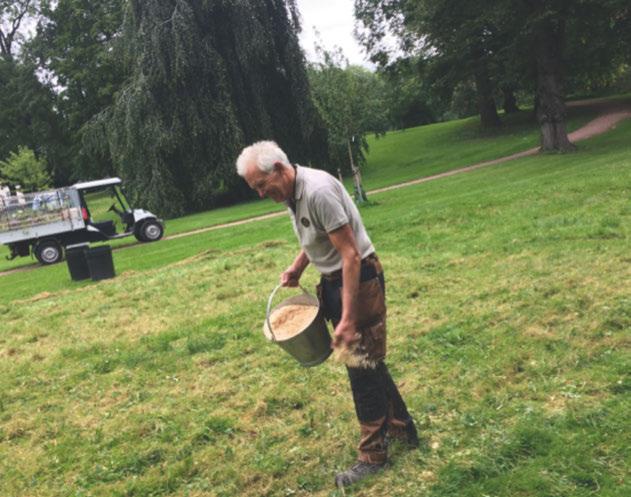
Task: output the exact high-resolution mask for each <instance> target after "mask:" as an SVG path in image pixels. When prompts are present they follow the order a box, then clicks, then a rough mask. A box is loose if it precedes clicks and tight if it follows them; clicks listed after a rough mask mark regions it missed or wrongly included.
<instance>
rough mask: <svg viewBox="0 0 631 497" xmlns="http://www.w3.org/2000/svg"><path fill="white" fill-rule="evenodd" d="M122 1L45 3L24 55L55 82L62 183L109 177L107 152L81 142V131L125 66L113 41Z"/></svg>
mask: <svg viewBox="0 0 631 497" xmlns="http://www.w3.org/2000/svg"><path fill="white" fill-rule="evenodd" d="M124 3H125V2H124V1H123V0H103V1H99V2H96V3H95V2H91V1H89V0H60V1H57V2H47V3H46V4H45V5H44V6H43V8H42V12H41V16H42V18H43V19H42V22H41V23H40V28H39V29H38V32H37V36H36V37H35V38H34V39H33V40H32V41H31V42H30V43H29V44H28V45H27V47H26V48H27V55H28V57H29V58H31V59H33V60H35V61H37V64H38V66H39V67H40V68H41V70H42V71H43V73H44V74H47V75H50V76H51V77H53V78H54V81H55V83H56V91H57V95H56V101H55V105H56V108H57V109H58V112H59V113H60V114H61V115H62V116H63V118H64V122H65V131H66V141H67V143H66V144H65V151H66V160H65V163H66V165H67V168H68V172H67V177H66V178H63V179H62V178H57V181H58V182H63V183H65V182H68V181H69V179H70V177H71V178H72V179H85V178H94V177H104V176H108V175H112V174H113V172H114V171H113V168H112V163H111V158H110V154H109V151H108V150H107V148H99V149H94V148H90V147H88V146H86V144H84V143H83V136H84V132H83V126H84V125H85V123H86V122H87V121H89V120H90V119H91V118H92V117H93V116H94V115H96V114H98V113H99V112H100V111H102V110H103V109H104V108H105V107H107V106H108V105H111V103H112V101H113V98H114V94H115V93H116V92H117V91H118V90H119V89H120V87H121V86H122V84H123V81H124V78H125V76H126V74H125V65H124V64H123V62H122V60H121V53H120V50H119V47H118V46H117V44H116V43H115V42H114V41H115V40H116V39H117V38H118V37H119V36H120V29H121V24H122V20H123V5H124Z"/></svg>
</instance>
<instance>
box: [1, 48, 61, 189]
mask: <svg viewBox="0 0 631 497" xmlns="http://www.w3.org/2000/svg"><path fill="white" fill-rule="evenodd" d="M35 71H36V67H34V66H33V65H31V64H28V63H21V62H19V61H17V60H10V61H7V60H2V59H0V109H1V111H0V160H2V159H6V158H7V157H8V156H9V154H10V153H11V152H15V151H17V149H18V146H23V147H27V148H30V149H31V150H34V151H35V152H36V155H37V156H38V157H40V158H42V159H45V160H46V162H47V164H48V165H47V168H48V170H49V171H51V172H52V173H53V175H54V176H55V179H56V180H57V178H59V179H60V180H63V179H65V177H66V176H65V175H66V172H67V170H66V168H65V165H66V163H65V161H64V159H63V157H64V156H63V148H64V147H63V144H64V135H63V124H62V122H61V120H60V118H59V115H58V114H56V113H55V111H54V104H55V96H54V94H53V92H52V91H51V89H50V88H49V87H47V86H45V85H42V83H41V82H40V81H39V80H38V79H37V76H36V75H35Z"/></svg>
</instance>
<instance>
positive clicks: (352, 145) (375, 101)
mask: <svg viewBox="0 0 631 497" xmlns="http://www.w3.org/2000/svg"><path fill="white" fill-rule="evenodd" d="M318 52H319V55H320V57H321V58H322V59H323V60H322V62H319V63H313V64H311V65H310V67H309V71H308V74H309V83H310V84H311V90H312V94H313V99H314V101H315V103H316V107H317V109H318V110H319V111H320V114H321V115H322V117H323V119H324V121H325V123H326V125H327V130H328V144H329V154H330V157H331V163H332V165H333V166H334V167H335V168H339V169H340V170H343V171H347V172H351V169H352V167H351V163H355V164H365V162H366V157H365V153H366V152H367V151H368V142H367V141H366V136H367V135H368V134H369V133H371V132H372V133H374V134H375V135H380V134H383V133H384V132H385V131H386V129H387V128H388V125H389V123H388V115H387V110H386V106H385V104H386V102H385V100H384V93H385V85H384V83H383V82H382V81H381V79H380V78H379V77H378V76H377V75H376V74H374V73H372V72H370V71H368V70H367V69H364V68H362V67H358V66H350V65H349V64H348V61H347V60H346V59H344V57H343V55H342V53H341V51H340V50H339V49H338V50H336V51H333V52H328V51H326V50H324V49H323V48H320V47H318Z"/></svg>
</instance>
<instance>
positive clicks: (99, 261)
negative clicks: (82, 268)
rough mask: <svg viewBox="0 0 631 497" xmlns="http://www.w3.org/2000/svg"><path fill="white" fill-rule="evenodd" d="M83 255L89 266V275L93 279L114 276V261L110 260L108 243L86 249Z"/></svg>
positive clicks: (110, 251)
mask: <svg viewBox="0 0 631 497" xmlns="http://www.w3.org/2000/svg"><path fill="white" fill-rule="evenodd" d="M85 257H86V259H87V261H88V267H89V268H90V277H91V278H92V280H93V281H97V280H105V279H107V278H113V277H114V276H116V274H115V273H114V261H113V260H112V248H111V247H110V246H109V245H103V246H101V247H93V248H91V249H88V250H86V252H85Z"/></svg>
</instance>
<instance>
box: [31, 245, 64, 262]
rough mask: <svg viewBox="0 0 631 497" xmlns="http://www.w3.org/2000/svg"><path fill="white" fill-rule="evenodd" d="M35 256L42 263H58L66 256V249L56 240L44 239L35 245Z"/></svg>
mask: <svg viewBox="0 0 631 497" xmlns="http://www.w3.org/2000/svg"><path fill="white" fill-rule="evenodd" d="M33 252H34V253H35V257H36V258H37V260H38V261H39V262H41V263H42V264H45V265H48V264H56V263H57V262H60V261H61V260H62V259H63V258H64V251H63V248H62V247H61V245H60V244H59V242H57V241H56V240H44V241H42V242H39V243H38V244H37V245H35V247H33Z"/></svg>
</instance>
